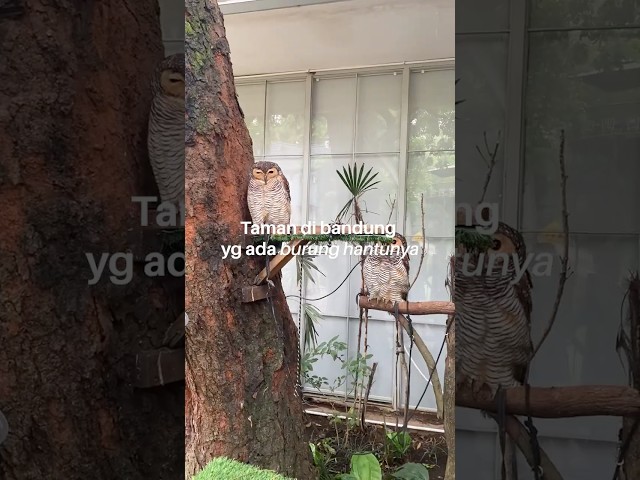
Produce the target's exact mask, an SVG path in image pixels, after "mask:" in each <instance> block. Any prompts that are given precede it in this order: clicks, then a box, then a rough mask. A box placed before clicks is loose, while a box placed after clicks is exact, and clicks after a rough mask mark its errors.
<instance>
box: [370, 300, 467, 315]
mask: <svg viewBox="0 0 640 480" xmlns="http://www.w3.org/2000/svg"><path fill="white" fill-rule="evenodd" d="M358 305H359V306H360V308H366V309H368V310H381V311H383V312H389V313H395V311H396V309H395V306H394V304H393V303H391V302H376V301H371V300H369V298H368V297H366V296H364V295H361V296H360V298H359V299H358ZM398 313H403V314H409V315H453V314H454V313H455V306H454V304H453V302H442V301H433V302H403V303H400V304H398Z"/></svg>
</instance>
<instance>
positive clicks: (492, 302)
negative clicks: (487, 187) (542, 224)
mask: <svg viewBox="0 0 640 480" xmlns="http://www.w3.org/2000/svg"><path fill="white" fill-rule="evenodd" d="M492 241H493V244H492V246H491V248H489V250H488V251H487V252H482V253H480V252H467V251H465V250H464V249H463V250H461V251H460V252H459V253H458V258H456V267H455V289H454V302H455V305H456V313H455V321H456V383H457V384H458V385H461V384H463V383H467V384H468V385H469V386H470V387H472V389H473V390H474V391H476V392H477V391H479V390H480V389H482V388H483V387H486V388H488V389H489V390H490V391H491V392H492V394H493V395H495V393H496V391H497V390H498V388H499V387H503V388H508V387H513V386H517V385H522V384H523V382H524V381H525V378H526V373H527V369H528V367H529V362H530V360H531V355H532V353H533V346H532V342H531V309H532V302H531V289H532V284H531V277H530V275H529V272H528V271H522V267H523V265H524V263H525V260H526V246H525V243H524V239H523V238H522V235H521V234H520V233H519V232H518V231H517V230H515V229H513V228H511V227H510V226H508V225H506V224H505V223H502V222H499V224H498V227H497V229H496V231H495V233H494V234H493V235H492ZM519 275H521V276H520V277H519V278H518V276H519Z"/></svg>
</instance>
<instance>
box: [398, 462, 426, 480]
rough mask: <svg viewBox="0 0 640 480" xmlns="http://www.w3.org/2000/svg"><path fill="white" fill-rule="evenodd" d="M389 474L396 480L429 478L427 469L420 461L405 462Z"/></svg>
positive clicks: (424, 479)
mask: <svg viewBox="0 0 640 480" xmlns="http://www.w3.org/2000/svg"><path fill="white" fill-rule="evenodd" d="M391 476H392V477H393V478H397V479H398V480H429V470H427V467H425V466H424V465H422V464H421V463H405V464H404V465H402V466H401V467H400V468H399V469H398V470H396V472H395V473H392V474H391Z"/></svg>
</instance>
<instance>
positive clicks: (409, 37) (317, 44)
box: [224, 0, 455, 76]
mask: <svg viewBox="0 0 640 480" xmlns="http://www.w3.org/2000/svg"><path fill="white" fill-rule="evenodd" d="M224 21H225V27H226V31H227V38H228V40H229V45H230V48H231V61H232V63H233V72H234V75H236V76H242V75H254V74H263V73H281V72H292V71H301V70H305V71H306V70H313V71H315V70H320V69H329V68H345V67H356V66H365V65H376V64H384V63H395V62H404V61H408V62H410V61H422V60H431V59H437V58H453V57H454V56H455V43H454V32H455V8H454V1H453V0H346V1H342V2H335V3H328V4H320V5H310V6H304V7H293V8H283V9H278V10H268V11H261V12H251V13H240V14H229V15H227V16H225V19H224Z"/></svg>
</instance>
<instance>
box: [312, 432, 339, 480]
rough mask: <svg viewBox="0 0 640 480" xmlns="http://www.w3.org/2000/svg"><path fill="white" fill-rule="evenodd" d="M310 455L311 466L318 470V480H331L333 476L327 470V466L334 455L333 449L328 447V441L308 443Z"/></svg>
mask: <svg viewBox="0 0 640 480" xmlns="http://www.w3.org/2000/svg"><path fill="white" fill-rule="evenodd" d="M309 447H310V448H311V455H312V456H313V464H314V465H315V466H316V468H317V469H318V475H319V477H318V478H319V480H332V479H333V475H332V474H331V471H330V469H329V465H330V464H331V463H332V462H333V460H334V458H333V457H334V456H335V454H336V450H335V448H333V447H332V446H331V445H330V441H329V439H326V438H325V439H323V440H321V441H320V442H318V444H315V443H309Z"/></svg>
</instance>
